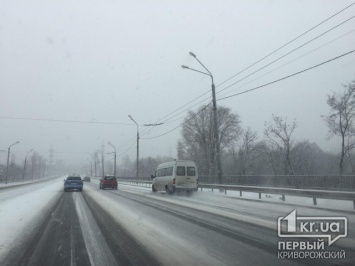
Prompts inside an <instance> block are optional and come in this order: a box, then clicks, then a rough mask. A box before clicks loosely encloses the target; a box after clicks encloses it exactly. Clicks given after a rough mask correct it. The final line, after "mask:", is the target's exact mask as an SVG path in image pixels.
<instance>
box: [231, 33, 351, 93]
mask: <svg viewBox="0 0 355 266" xmlns="http://www.w3.org/2000/svg"><path fill="white" fill-rule="evenodd" d="M353 32H355V29H353V30H351V31H349V32H347V33H345V34H343V35H341V36H339V37H337V38H335V39H333V40H331V41H329V42H327V43H326V44H323V45H321V46H319V47H317V48H315V49H313V50H311V51H309V52H307V53H305V54H303V55H301V56H299V57H297V58H295V59H293V60H291V61H289V62H287V63H285V64H283V65H281V66H279V67H277V68H275V69H273V70H271V71H269V72H267V73H265V74H264V75H261V76H259V77H257V78H255V79H253V80H251V81H249V82H248V83H245V84H243V85H240V86H239V87H237V88H236V89H238V88H241V87H244V86H245V85H248V84H250V83H252V82H254V81H255V80H258V79H259V78H261V77H265V76H267V75H268V74H270V73H272V72H274V71H276V70H278V69H280V68H282V67H284V66H286V65H289V64H290V63H293V62H294V61H297V60H298V59H300V58H302V57H304V56H306V55H309V54H311V53H313V52H315V51H317V50H319V49H321V48H323V47H324V46H326V45H329V44H331V43H333V42H335V41H337V40H339V39H341V38H343V37H345V36H347V35H349V34H350V33H353ZM233 85H234V84H232V85H230V86H228V87H231V86H233ZM228 87H227V88H228ZM226 94H228V92H227V93H224V95H226Z"/></svg>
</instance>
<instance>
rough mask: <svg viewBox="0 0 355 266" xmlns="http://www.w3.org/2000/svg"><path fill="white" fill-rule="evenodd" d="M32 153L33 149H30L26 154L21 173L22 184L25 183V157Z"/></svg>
mask: <svg viewBox="0 0 355 266" xmlns="http://www.w3.org/2000/svg"><path fill="white" fill-rule="evenodd" d="M31 151H33V149H30V150H29V151H28V152H27V154H26V157H25V164H24V166H23V173H22V182H23V181H25V173H26V164H27V156H28V154H29V153H30V152H31Z"/></svg>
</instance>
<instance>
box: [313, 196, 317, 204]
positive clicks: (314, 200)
mask: <svg viewBox="0 0 355 266" xmlns="http://www.w3.org/2000/svg"><path fill="white" fill-rule="evenodd" d="M313 205H317V198H316V197H314V198H313Z"/></svg>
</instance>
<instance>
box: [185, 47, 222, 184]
mask: <svg viewBox="0 0 355 266" xmlns="http://www.w3.org/2000/svg"><path fill="white" fill-rule="evenodd" d="M189 54H190V55H191V56H192V57H194V58H195V59H196V60H197V62H199V64H200V65H201V66H203V68H204V69H205V70H206V71H207V73H206V72H202V71H199V70H196V69H193V68H190V67H188V66H181V67H182V68H184V69H190V70H192V71H195V72H199V73H201V74H204V75H207V76H210V77H211V80H212V102H213V117H214V119H213V120H214V121H213V122H214V124H213V125H214V135H215V142H216V159H217V174H218V182H219V184H222V183H223V170H222V161H221V149H220V140H219V132H218V117H217V103H216V90H215V85H214V81H213V76H212V74H211V72H210V71H209V70H208V69H207V68H206V67H205V66H204V65H203V64H202V62H201V61H200V60H198V58H197V57H196V55H195V54H194V53H193V52H189Z"/></svg>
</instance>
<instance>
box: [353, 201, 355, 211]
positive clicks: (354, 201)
mask: <svg viewBox="0 0 355 266" xmlns="http://www.w3.org/2000/svg"><path fill="white" fill-rule="evenodd" d="M353 203H354V210H355V200H354V201H353Z"/></svg>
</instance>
